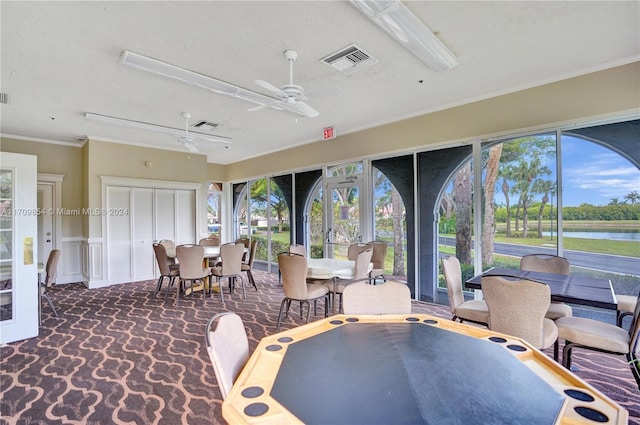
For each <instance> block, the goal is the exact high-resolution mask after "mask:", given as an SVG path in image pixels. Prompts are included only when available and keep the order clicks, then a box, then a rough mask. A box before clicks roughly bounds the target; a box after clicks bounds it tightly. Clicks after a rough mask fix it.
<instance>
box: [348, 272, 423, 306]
mask: <svg viewBox="0 0 640 425" xmlns="http://www.w3.org/2000/svg"><path fill="white" fill-rule="evenodd" d="M342 298H343V305H342V309H343V310H344V314H409V313H411V291H410V290H409V287H408V286H407V285H406V284H404V283H402V282H398V281H395V280H387V281H385V282H383V283H382V284H380V285H371V284H370V283H369V278H368V277H367V278H365V279H361V280H360V281H359V282H355V283H351V284H350V285H348V286H347V287H346V288H344V291H343V293H342Z"/></svg>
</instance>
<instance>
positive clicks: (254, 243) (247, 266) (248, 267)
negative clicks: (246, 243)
mask: <svg viewBox="0 0 640 425" xmlns="http://www.w3.org/2000/svg"><path fill="white" fill-rule="evenodd" d="M257 248H258V240H257V239H252V240H251V245H250V247H249V257H248V259H247V262H246V263H244V262H243V263H242V265H241V270H242V271H243V272H245V273H247V280H248V281H249V283H251V284H252V285H253V287H254V288H255V289H256V291H257V290H258V286H257V285H256V280H255V279H254V278H253V273H251V271H252V270H253V261H254V260H255V258H256V249H257Z"/></svg>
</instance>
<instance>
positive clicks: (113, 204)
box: [107, 186, 132, 284]
mask: <svg viewBox="0 0 640 425" xmlns="http://www.w3.org/2000/svg"><path fill="white" fill-rule="evenodd" d="M107 211H128V212H129V213H130V214H131V188H128V187H119V186H109V187H108V188H107ZM130 214H107V253H108V256H109V262H108V264H109V266H108V267H109V282H110V283H112V284H113V283H124V282H131V275H132V273H131V269H132V267H131V241H132V235H131V215H130Z"/></svg>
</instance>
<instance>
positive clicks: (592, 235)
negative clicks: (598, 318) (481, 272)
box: [438, 124, 640, 295]
mask: <svg viewBox="0 0 640 425" xmlns="http://www.w3.org/2000/svg"><path fill="white" fill-rule="evenodd" d="M637 127H638V126H637V125H636V126H635V127H633V126H631V127H629V126H627V127H620V126H616V125H615V124H614V125H611V126H601V127H598V128H597V131H596V130H593V131H587V130H584V131H580V130H576V131H572V132H571V133H569V132H567V133H563V132H560V131H558V132H548V133H540V134H533V135H527V136H523V137H516V138H511V139H504V140H499V141H492V142H485V143H482V145H481V146H482V149H481V151H480V152H481V154H480V156H479V157H480V158H481V161H482V170H481V172H480V180H481V184H480V185H479V187H480V188H481V190H479V193H477V194H476V193H473V191H472V190H471V188H472V185H471V184H470V182H471V181H472V180H473V170H472V168H473V167H472V164H473V161H472V160H471V158H468V159H466V160H465V162H464V163H463V164H461V165H460V167H459V168H458V170H457V171H456V172H455V173H454V174H453V175H452V176H451V178H450V180H449V182H448V183H447V184H446V185H445V189H444V192H443V194H442V195H441V197H440V203H439V208H440V211H439V213H440V219H439V222H438V230H439V234H438V236H439V239H438V240H439V252H440V253H441V254H444V253H449V254H455V255H456V256H457V257H458V259H459V260H460V262H461V264H462V269H463V270H462V271H463V281H464V280H466V278H468V277H470V276H471V275H473V274H474V273H477V272H478V270H476V267H474V265H476V266H477V264H478V263H479V264H481V267H482V269H487V268H489V267H496V266H497V267H502V268H519V262H520V258H521V257H522V256H523V255H526V254H531V253H546V254H553V255H560V256H563V257H566V258H568V259H569V261H570V262H571V265H572V267H571V273H572V274H576V275H585V276H596V277H603V278H607V279H610V280H611V282H612V284H613V287H614V290H615V291H616V293H618V294H630V295H637V293H638V289H639V288H640V269H638V266H637V264H638V257H640V193H639V191H638V190H639V189H640V170H639V168H638V166H637V163H633V162H632V161H633V160H632V159H631V160H630V159H628V158H634V157H633V155H632V150H631V151H630V150H629V146H632V144H633V143H634V141H635V143H637V140H638V139H637V136H638V130H637ZM621 128H622V130H621ZM581 133H585V134H589V135H590V137H586V136H583V135H582V134H581ZM557 135H560V138H559V139H558V137H557ZM596 136H597V137H596ZM630 152H631V154H630V156H629V157H627V155H628V154H629V153H630ZM635 159H636V161H637V158H635ZM478 195H480V196H481V200H480V202H478V200H477V199H475V198H474V196H478ZM474 205H480V206H481V207H480V211H478V212H477V213H475V214H472V212H473V206H474ZM474 217H477V218H478V219H479V220H480V223H479V225H478V226H474V225H473V220H474ZM474 228H475V229H476V230H477V229H480V231H481V234H482V243H481V244H479V246H476V244H475V243H474V232H473V230H474ZM476 253H480V254H481V261H479V262H478V261H474V260H475V254H476ZM440 286H441V287H442V286H443V283H442V279H440Z"/></svg>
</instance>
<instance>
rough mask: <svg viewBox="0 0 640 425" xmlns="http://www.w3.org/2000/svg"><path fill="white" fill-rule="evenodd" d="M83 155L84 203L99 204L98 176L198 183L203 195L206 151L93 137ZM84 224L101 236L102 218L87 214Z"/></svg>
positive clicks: (100, 204) (92, 232) (94, 234)
mask: <svg viewBox="0 0 640 425" xmlns="http://www.w3.org/2000/svg"><path fill="white" fill-rule="evenodd" d="M85 155H86V163H87V180H86V181H87V199H88V205H87V207H90V208H93V207H98V208H102V207H103V205H102V183H101V180H100V176H110V177H126V178H132V179H144V180H166V181H177V182H190V183H201V184H202V191H201V193H202V194H203V196H206V188H207V185H206V182H207V178H208V176H207V172H208V166H207V157H206V155H196V154H192V153H183V152H175V151H167V150H161V149H151V148H144V147H140V146H129V145H122V144H117V143H107V142H101V141H96V140H89V141H88V142H87V143H86V144H85ZM147 164H148V165H150V166H148V165H147ZM201 204H204V205H205V206H204V208H206V202H204V200H203V202H201ZM205 211H206V210H205ZM205 217H206V215H205ZM88 228H89V231H88V236H89V237H100V236H102V218H101V217H99V216H90V217H88Z"/></svg>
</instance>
